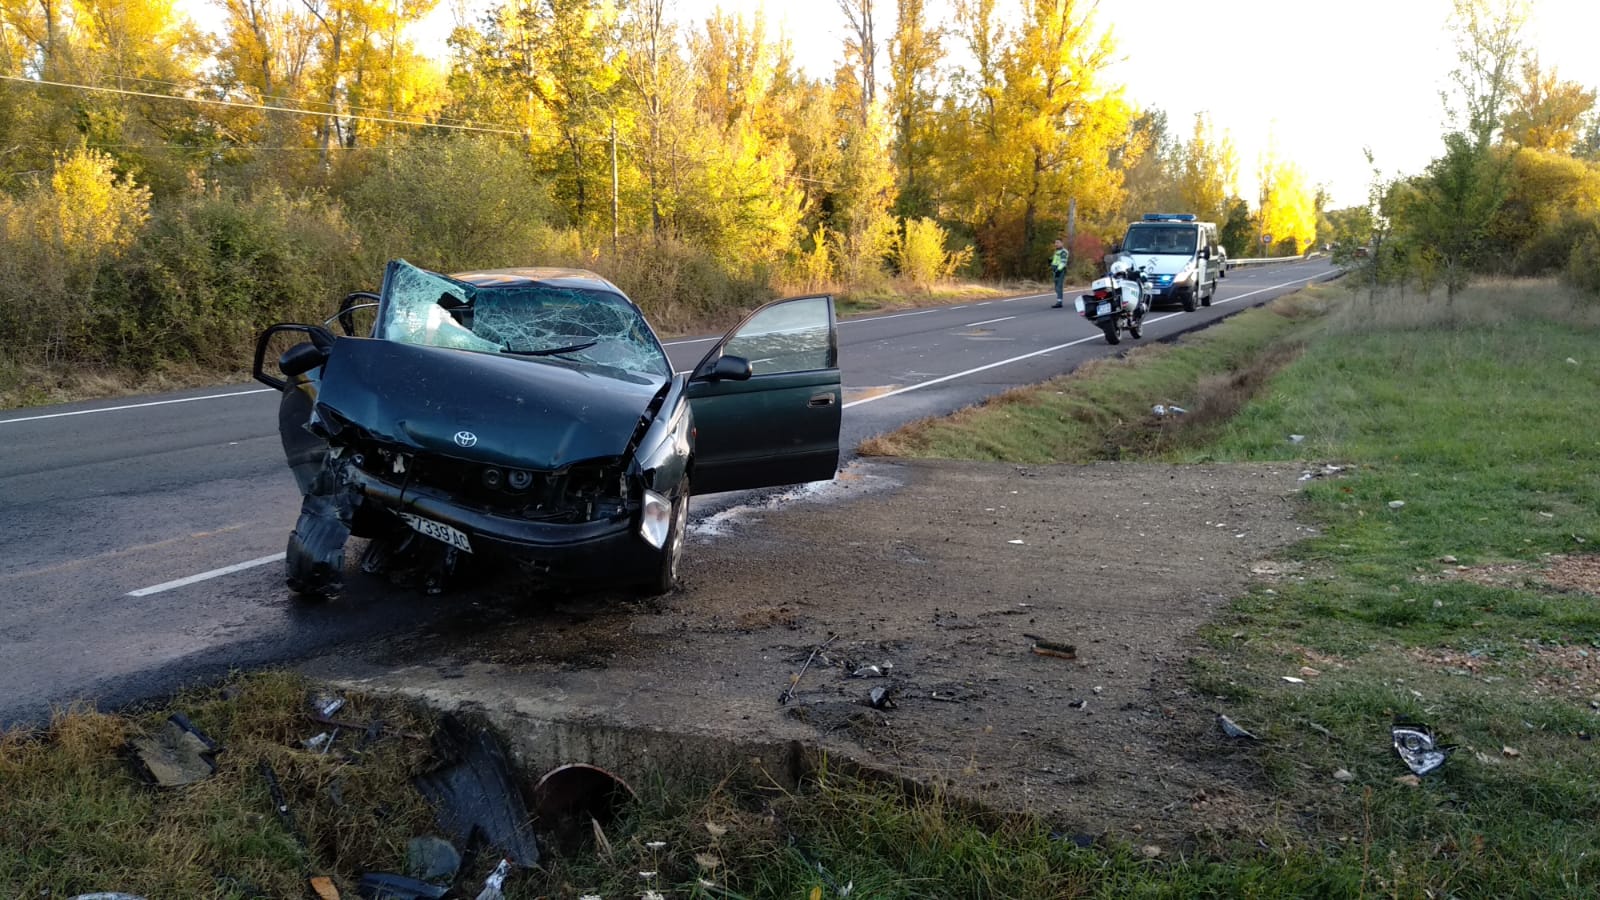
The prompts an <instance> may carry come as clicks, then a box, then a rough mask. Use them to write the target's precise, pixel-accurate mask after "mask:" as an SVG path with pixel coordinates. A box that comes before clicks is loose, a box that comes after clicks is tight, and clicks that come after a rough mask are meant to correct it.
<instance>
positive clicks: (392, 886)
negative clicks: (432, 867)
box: [356, 872, 450, 900]
mask: <svg viewBox="0 0 1600 900" xmlns="http://www.w3.org/2000/svg"><path fill="white" fill-rule="evenodd" d="M356 893H357V894H360V895H361V896H362V897H365V898H366V900H441V898H443V897H444V896H445V895H446V894H448V893H450V888H449V886H440V885H437V884H429V883H427V882H426V881H418V880H417V879H415V878H407V877H406V876H404V875H395V874H393V873H390V872H367V873H366V874H364V875H362V876H361V881H360V883H358V884H357V885H356Z"/></svg>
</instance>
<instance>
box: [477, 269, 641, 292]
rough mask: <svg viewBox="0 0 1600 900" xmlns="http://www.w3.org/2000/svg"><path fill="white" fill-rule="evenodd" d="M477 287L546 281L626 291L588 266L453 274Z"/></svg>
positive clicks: (567, 286) (541, 283)
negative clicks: (591, 270)
mask: <svg viewBox="0 0 1600 900" xmlns="http://www.w3.org/2000/svg"><path fill="white" fill-rule="evenodd" d="M450 277H451V278H454V279H455V280H457V281H465V282H466V283H467V284H470V285H473V286H476V287H488V288H497V287H518V286H527V285H543V286H548V287H564V288H582V289H585V290H591V291H606V292H608V293H612V294H622V291H621V289H619V288H618V287H617V286H616V285H614V284H612V283H611V282H609V281H607V280H605V279H604V278H601V277H600V276H599V275H596V274H595V273H593V272H590V271H588V270H587V269H564V268H560V267H557V266H525V267H520V268H514V269H474V270H472V271H470V272H456V273H454V274H452V275H451V276H450Z"/></svg>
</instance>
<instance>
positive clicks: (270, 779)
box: [256, 759, 306, 847]
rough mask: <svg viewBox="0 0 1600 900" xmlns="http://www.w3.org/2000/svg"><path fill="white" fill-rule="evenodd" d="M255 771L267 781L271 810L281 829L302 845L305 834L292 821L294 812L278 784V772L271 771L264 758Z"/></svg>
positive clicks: (304, 843) (304, 840) (270, 766)
mask: <svg viewBox="0 0 1600 900" xmlns="http://www.w3.org/2000/svg"><path fill="white" fill-rule="evenodd" d="M256 771H258V772H260V773H261V778H262V780H264V781H266V783H267V793H268V794H270V795H271V796H272V811H273V812H274V813H275V814H277V816H278V821H279V822H280V823H281V824H282V825H283V830H285V831H287V832H289V834H291V835H293V836H294V839H295V842H296V843H298V844H299V845H300V846H301V847H304V846H305V845H306V836H305V835H303V834H301V833H300V828H299V826H297V825H295V823H294V812H293V811H292V810H290V809H289V801H288V800H286V799H285V798H284V796H283V786H282V785H280V784H278V773H276V772H274V771H272V765H271V764H270V763H268V762H267V761H266V760H264V759H263V760H262V761H261V762H259V763H257V764H256Z"/></svg>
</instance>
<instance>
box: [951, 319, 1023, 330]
mask: <svg viewBox="0 0 1600 900" xmlns="http://www.w3.org/2000/svg"><path fill="white" fill-rule="evenodd" d="M1015 318H1016V316H1002V317H1000V318H998V319H984V320H983V321H982V322H973V323H972V324H971V325H963V326H961V327H962V328H977V327H978V326H979V325H993V324H994V323H996V322H1006V321H1009V320H1011V319H1015Z"/></svg>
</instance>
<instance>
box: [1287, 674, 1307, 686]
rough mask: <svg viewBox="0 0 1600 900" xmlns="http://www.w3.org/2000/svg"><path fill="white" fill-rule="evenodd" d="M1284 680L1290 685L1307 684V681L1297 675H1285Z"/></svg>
mask: <svg viewBox="0 0 1600 900" xmlns="http://www.w3.org/2000/svg"><path fill="white" fill-rule="evenodd" d="M1283 680H1284V681H1287V682H1289V683H1290V684H1305V683H1306V680H1305V679H1304V678H1300V677H1298V676H1295V675H1284V676H1283Z"/></svg>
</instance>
